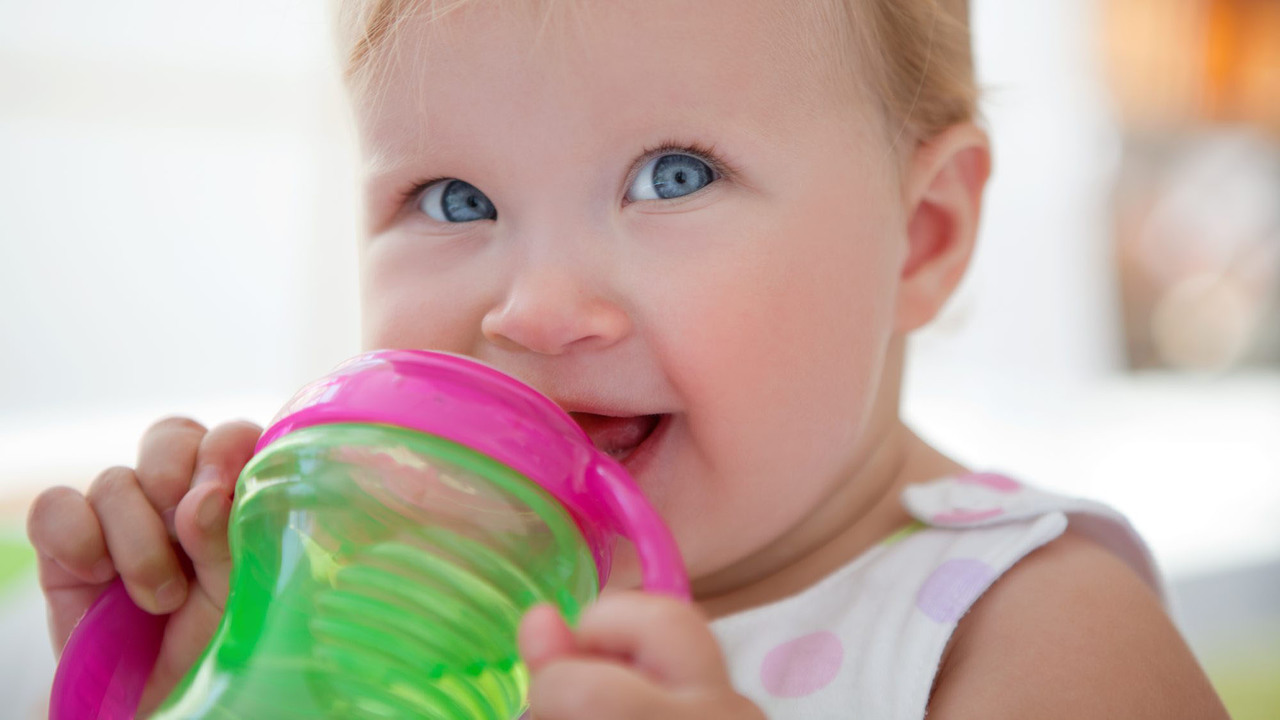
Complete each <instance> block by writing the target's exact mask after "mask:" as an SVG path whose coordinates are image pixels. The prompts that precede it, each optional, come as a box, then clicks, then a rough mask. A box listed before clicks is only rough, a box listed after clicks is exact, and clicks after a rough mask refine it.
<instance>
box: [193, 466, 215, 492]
mask: <svg viewBox="0 0 1280 720" xmlns="http://www.w3.org/2000/svg"><path fill="white" fill-rule="evenodd" d="M221 474H222V471H221V470H219V469H218V466H217V465H205V466H204V467H202V468H200V469H199V470H197V471H196V475H195V477H194V478H192V479H191V487H193V488H197V487H200V486H201V485H203V484H205V483H210V482H213V483H216V482H218V481H219V480H220V479H221V477H220V476H221Z"/></svg>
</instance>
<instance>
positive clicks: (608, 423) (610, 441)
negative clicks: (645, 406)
mask: <svg viewBox="0 0 1280 720" xmlns="http://www.w3.org/2000/svg"><path fill="white" fill-rule="evenodd" d="M573 419H574V420H576V421H577V422H578V424H579V425H581V426H582V429H583V430H585V431H586V433H587V436H588V437H590V438H591V443H592V444H593V445H595V446H596V448H597V449H598V450H600V451H601V452H604V453H608V454H610V455H615V456H616V455H619V454H621V453H624V452H625V451H628V450H632V449H634V448H635V447H636V446H637V445H639V444H640V443H642V442H644V439H645V438H647V437H649V433H651V432H653V429H654V428H655V427H657V426H658V420H659V417H658V416H657V415H641V416H638V417H610V416H608V415H592V414H591V413H573Z"/></svg>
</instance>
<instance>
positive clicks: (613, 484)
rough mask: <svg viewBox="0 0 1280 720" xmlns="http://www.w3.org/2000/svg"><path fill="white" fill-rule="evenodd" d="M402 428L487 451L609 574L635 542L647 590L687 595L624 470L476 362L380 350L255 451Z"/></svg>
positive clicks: (283, 420) (329, 382) (671, 547)
mask: <svg viewBox="0 0 1280 720" xmlns="http://www.w3.org/2000/svg"><path fill="white" fill-rule="evenodd" d="M346 422H368V423H383V424H388V425H397V426H400V427H405V428H409V429H413V430H419V431H421V432H424V433H428V434H431V435H436V436H439V437H442V438H445V439H447V440H451V441H453V442H456V443H458V444H460V445H464V446H466V447H469V448H471V449H472V450H475V451H477V452H480V453H483V454H484V455H487V456H489V457H491V458H493V459H495V460H497V461H498V462H501V463H503V464H505V465H507V466H508V467H510V468H512V469H514V470H516V471H517V472H519V473H521V474H522V475H524V476H525V477H528V478H529V479H531V480H533V481H534V482H537V483H538V484H539V485H541V486H542V487H543V488H545V489H546V490H547V491H548V492H550V493H551V494H552V495H553V496H555V497H556V498H557V499H558V500H559V501H560V502H561V503H562V504H563V505H564V506H565V507H566V508H567V509H568V511H569V513H570V515H572V516H573V518H574V520H575V521H576V522H577V524H578V527H579V528H580V529H581V530H582V534H583V536H584V537H585V538H586V541H587V544H588V546H589V547H590V548H591V552H592V556H593V557H594V558H595V561H596V567H597V569H598V570H599V575H600V584H601V586H603V585H604V583H605V581H606V580H607V579H608V577H609V569H610V563H611V560H612V546H613V538H614V536H615V535H622V536H623V537H626V538H628V539H629V540H631V542H632V543H634V544H635V546H636V551H637V554H638V556H639V558H640V564H641V570H642V572H643V575H644V579H643V584H644V588H645V589H646V590H649V591H653V592H664V593H667V594H671V595H675V596H677V597H681V598H688V597H689V580H688V576H687V575H686V573H685V569H684V563H683V561H682V560H681V559H680V554H679V551H678V549H677V548H676V544H675V540H674V539H673V538H672V537H671V533H670V531H668V530H667V527H666V525H665V524H664V523H663V522H662V519H661V518H660V517H659V516H658V514H657V513H656V512H655V511H654V510H653V508H652V507H651V506H650V505H649V503H648V501H647V500H646V499H645V498H644V496H643V495H642V494H641V492H640V490H639V488H638V487H636V484H635V482H634V481H633V480H632V479H631V477H630V476H629V475H628V474H627V472H626V470H625V469H624V468H623V467H622V466H621V465H620V464H619V463H618V462H617V461H615V460H614V459H613V458H611V457H609V456H608V455H605V454H604V453H602V452H600V451H598V450H596V448H595V447H594V446H593V445H592V443H591V439H590V438H589V437H588V436H587V434H586V432H584V431H583V430H582V428H581V427H579V426H578V424H577V423H575V422H574V421H573V418H571V417H569V414H568V413H566V412H565V411H564V410H562V409H561V408H560V407H559V406H557V405H556V404H555V403H554V402H552V401H551V399H550V398H548V397H546V396H545V395H543V394H541V393H539V392H538V391H536V390H534V389H533V388H531V387H529V386H528V385H525V384H524V383H522V382H520V381H519V380H516V379H515V378H512V377H510V376H508V375H505V374H503V373H501V372H499V371H497V370H494V369H493V368H491V367H489V366H487V365H484V364H483V363H480V362H478V361H476V360H473V359H471V358H467V357H463V356H459V355H452V354H448V353H441V352H432V351H426V350H375V351H372V352H367V353H363V354H361V355H357V356H356V357H354V358H351V359H350V360H347V361H346V362H343V363H342V364H340V365H338V366H337V367H336V368H334V369H333V371H332V372H330V373H329V374H328V375H326V376H324V377H322V378H320V379H319V380H316V381H315V382H312V383H310V384H308V385H307V386H305V387H303V388H302V389H301V390H299V391H298V392H297V394H295V395H294V397H293V399H291V400H290V401H289V402H288V403H287V404H286V405H285V406H284V408H283V409H282V410H281V411H280V412H279V413H278V414H277V415H276V418H275V419H274V420H273V421H272V422H271V425H270V426H269V427H268V428H267V430H266V432H264V433H263V434H262V437H261V438H260V439H259V440H258V445H257V448H256V452H262V450H264V449H265V448H266V447H267V446H268V445H270V444H271V443H273V442H275V441H276V440H278V439H279V438H281V437H283V436H284V435H286V434H288V433H290V432H293V431H294V430H300V429H302V428H305V427H311V426H315V425H324V424H332V423H346Z"/></svg>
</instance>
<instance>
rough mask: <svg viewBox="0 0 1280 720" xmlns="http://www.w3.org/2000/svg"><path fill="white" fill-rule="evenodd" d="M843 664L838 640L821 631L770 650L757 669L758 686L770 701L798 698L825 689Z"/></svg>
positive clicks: (842, 647)
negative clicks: (767, 694) (771, 697)
mask: <svg viewBox="0 0 1280 720" xmlns="http://www.w3.org/2000/svg"><path fill="white" fill-rule="evenodd" d="M843 662H844V645H843V644H841V643H840V638H838V637H836V635H835V633H832V632H829V631H827V630H821V631H819V632H815V633H810V634H808V635H802V636H800V637H798V638H796V639H795V640H788V641H787V642H784V643H782V644H781V645H779V646H777V647H775V648H774V649H772V650H770V651H769V654H767V655H765V656H764V662H763V663H761V665H760V682H761V683H762V684H763V685H764V689H765V690H768V691H769V693H770V694H772V695H773V696H774V697H784V698H793V697H802V696H804V695H808V694H810V693H814V692H817V691H818V690H821V689H822V688H824V687H826V686H827V684H828V683H830V682H831V681H832V680H834V679H835V677H836V673H837V672H839V670H840V665H841V663H843Z"/></svg>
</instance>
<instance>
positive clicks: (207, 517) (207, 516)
mask: <svg viewBox="0 0 1280 720" xmlns="http://www.w3.org/2000/svg"><path fill="white" fill-rule="evenodd" d="M226 504H227V499H226V498H224V497H223V496H222V491H221V490H212V491H210V492H209V493H208V494H206V495H205V496H204V498H203V499H202V500H201V501H200V506H199V507H197V508H196V525H198V526H200V529H201V530H212V529H214V528H215V527H217V526H218V525H219V524H221V523H222V516H223V514H224V513H225V512H226Z"/></svg>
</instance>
